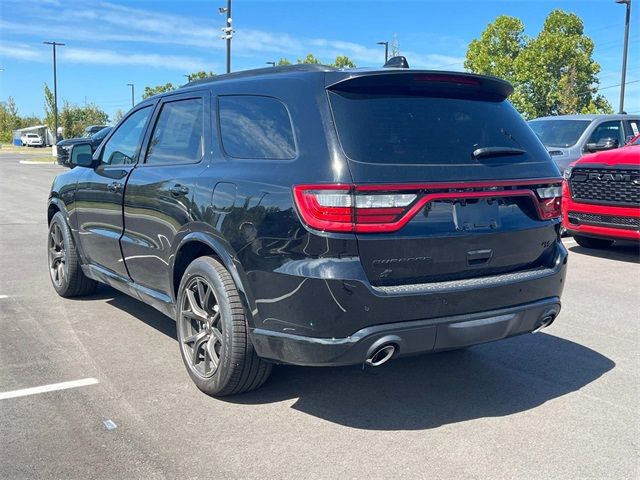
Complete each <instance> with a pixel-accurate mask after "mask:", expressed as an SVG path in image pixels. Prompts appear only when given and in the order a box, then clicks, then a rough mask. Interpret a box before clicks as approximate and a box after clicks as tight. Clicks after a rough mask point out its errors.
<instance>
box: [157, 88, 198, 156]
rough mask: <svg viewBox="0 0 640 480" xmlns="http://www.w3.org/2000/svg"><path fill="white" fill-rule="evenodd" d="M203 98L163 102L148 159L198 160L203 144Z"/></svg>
mask: <svg viewBox="0 0 640 480" xmlns="http://www.w3.org/2000/svg"><path fill="white" fill-rule="evenodd" d="M202 119H203V112H202V99H200V98H194V99H189V100H178V101H175V102H168V103H165V104H164V105H163V106H162V110H161V111H160V115H159V116H158V121H157V122H156V126H155V127H154V129H153V133H152V135H151V140H150V142H149V148H148V150H147V163H153V164H171V163H196V162H199V161H200V160H201V159H202V153H203V148H204V136H203V125H202Z"/></svg>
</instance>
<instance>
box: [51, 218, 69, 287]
mask: <svg viewBox="0 0 640 480" xmlns="http://www.w3.org/2000/svg"><path fill="white" fill-rule="evenodd" d="M49 271H50V273H51V279H52V280H53V283H55V284H56V286H58V287H60V286H62V284H63V283H64V281H65V279H66V277H67V255H66V251H65V248H64V237H63V236H62V229H61V228H60V225H58V224H57V223H54V224H53V225H52V226H51V231H50V232H49Z"/></svg>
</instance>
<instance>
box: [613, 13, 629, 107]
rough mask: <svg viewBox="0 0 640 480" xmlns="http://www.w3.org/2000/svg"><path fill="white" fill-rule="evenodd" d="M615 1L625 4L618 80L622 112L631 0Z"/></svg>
mask: <svg viewBox="0 0 640 480" xmlns="http://www.w3.org/2000/svg"><path fill="white" fill-rule="evenodd" d="M616 3H620V4H626V5H627V18H626V19H625V22H624V51H623V52H622V80H621V82H620V112H619V113H624V84H625V81H626V77H627V47H628V46H629V18H630V17H631V0H616Z"/></svg>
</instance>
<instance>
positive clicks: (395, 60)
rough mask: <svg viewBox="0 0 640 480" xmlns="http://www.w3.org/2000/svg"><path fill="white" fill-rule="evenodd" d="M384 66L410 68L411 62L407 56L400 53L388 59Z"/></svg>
mask: <svg viewBox="0 0 640 480" xmlns="http://www.w3.org/2000/svg"><path fill="white" fill-rule="evenodd" d="M382 68H409V62H408V61H407V58H406V57H403V56H402V55H398V56H396V57H391V58H390V59H389V60H387V61H386V62H385V64H384V65H383V66H382Z"/></svg>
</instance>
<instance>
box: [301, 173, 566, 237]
mask: <svg viewBox="0 0 640 480" xmlns="http://www.w3.org/2000/svg"><path fill="white" fill-rule="evenodd" d="M509 184H511V186H512V187H518V186H524V185H527V183H525V182H523V181H522V180H514V181H511V182H504V181H500V182H492V183H484V182H467V183H458V184H443V183H441V184H429V185H418V184H414V185H366V186H360V185H359V186H355V185H297V186H295V187H293V194H294V198H295V201H296V205H297V207H298V211H299V212H300V216H301V217H302V220H303V221H304V222H305V223H306V224H307V225H308V226H310V227H311V228H314V229H316V230H322V231H329V232H355V233H365V232H395V231H397V230H400V229H401V228H402V227H404V226H405V225H406V224H407V223H408V222H409V221H410V220H411V218H413V216H414V215H416V214H417V213H418V212H419V211H420V210H421V209H422V208H424V206H425V205H426V204H427V203H429V202H432V201H456V200H461V199H470V198H500V197H527V198H530V199H531V200H532V201H534V202H536V203H537V211H538V214H539V216H540V218H541V219H543V220H549V219H553V218H556V217H559V216H560V215H561V210H560V203H561V198H562V187H561V186H560V185H557V184H555V183H554V184H549V185H547V186H545V187H539V188H536V189H530V188H521V189H509V188H508V187H509ZM498 187H505V188H504V189H502V190H495V189H496V188H498ZM474 189H482V190H474Z"/></svg>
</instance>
